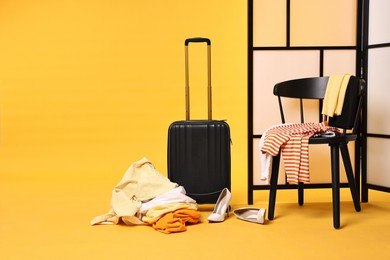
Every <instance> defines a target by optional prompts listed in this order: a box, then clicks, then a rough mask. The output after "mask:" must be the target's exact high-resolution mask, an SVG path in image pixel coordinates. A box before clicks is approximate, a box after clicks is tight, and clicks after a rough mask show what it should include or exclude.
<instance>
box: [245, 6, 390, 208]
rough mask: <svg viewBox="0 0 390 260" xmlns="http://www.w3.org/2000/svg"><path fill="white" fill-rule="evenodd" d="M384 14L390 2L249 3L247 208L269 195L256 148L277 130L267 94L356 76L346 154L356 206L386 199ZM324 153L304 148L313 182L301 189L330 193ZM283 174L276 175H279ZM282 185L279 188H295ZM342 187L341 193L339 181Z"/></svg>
mask: <svg viewBox="0 0 390 260" xmlns="http://www.w3.org/2000/svg"><path fill="white" fill-rule="evenodd" d="M388 10H390V1H389V0H343V1H339V0H317V1H312V0H273V1H269V0H248V204H252V203H253V192H254V190H262V189H268V188H269V185H268V184H267V183H265V182H262V181H261V180H260V160H259V141H260V138H261V135H262V133H264V132H265V131H266V129H267V128H268V127H269V126H272V125H275V124H279V123H280V118H279V110H278V107H277V100H276V98H275V97H274V96H273V94H272V89H273V86H274V85H275V83H277V82H280V81H284V80H288V79H293V78H300V77H313V76H328V75H331V74H335V73H350V74H355V75H356V76H359V77H362V78H364V79H365V80H366V82H367V95H366V99H365V101H364V105H363V116H362V126H361V128H360V132H359V137H358V140H357V142H356V145H355V147H350V152H351V157H352V158H354V169H355V175H356V179H357V182H358V183H357V184H358V185H359V187H360V180H361V195H362V201H363V202H367V201H368V191H369V189H374V190H380V191H385V192H390V174H389V169H390V160H388V158H389V156H390V120H389V117H388V113H389V111H390V102H389V101H390V91H389V87H388V86H389V85H390V73H389V69H390V33H389V32H388V28H390V16H389V15H388ZM288 105H289V106H291V108H297V107H298V104H295V103H290V104H288ZM308 106H309V107H310V108H311V109H312V114H311V117H312V118H313V119H315V118H316V117H318V116H320V111H319V104H313V103H312V104H310V103H309V104H305V107H306V109H307V107H308ZM316 119H318V118H316ZM306 120H307V121H309V120H310V116H309V118H308V117H306ZM322 150H324V151H323V152H325V153H326V151H327V149H321V148H319V149H318V150H316V149H314V148H313V149H312V148H310V171H311V173H313V174H312V175H311V183H310V184H306V185H305V187H306V188H325V187H331V185H330V174H329V171H330V169H328V168H326V167H325V166H327V165H329V160H330V158H329V154H323V152H322ZM283 172H284V170H283V168H281V171H280V173H279V174H280V175H284V174H283ZM360 173H361V174H360ZM342 176H345V175H343V174H342ZM283 177H284V176H283ZM283 177H282V178H279V180H280V181H279V183H278V185H279V188H285V189H295V188H296V185H288V184H286V183H285V181H283V180H284V179H285V178H283ZM341 181H342V184H341V186H342V187H346V186H347V184H346V180H345V178H344V179H341Z"/></svg>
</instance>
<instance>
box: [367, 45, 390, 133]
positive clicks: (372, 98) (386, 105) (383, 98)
mask: <svg viewBox="0 0 390 260" xmlns="http://www.w3.org/2000/svg"><path fill="white" fill-rule="evenodd" d="M389 68H390V47H386V48H375V49H370V50H369V52H368V93H367V106H368V109H367V132H368V133H375V134H390V120H389V111H390V102H389V100H390V91H389V82H390V73H389Z"/></svg>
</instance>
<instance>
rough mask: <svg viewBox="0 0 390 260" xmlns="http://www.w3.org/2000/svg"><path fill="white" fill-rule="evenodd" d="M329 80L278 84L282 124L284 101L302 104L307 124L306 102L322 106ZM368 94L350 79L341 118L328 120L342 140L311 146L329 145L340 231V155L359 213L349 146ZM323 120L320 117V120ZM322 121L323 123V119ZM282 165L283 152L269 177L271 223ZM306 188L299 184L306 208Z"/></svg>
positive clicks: (300, 199)
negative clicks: (295, 100)
mask: <svg viewBox="0 0 390 260" xmlns="http://www.w3.org/2000/svg"><path fill="white" fill-rule="evenodd" d="M328 79H329V78H328V77H316V78H303V79H296V80H289V81H285V82H281V83H278V84H276V85H275V86H274V95H276V96H277V97H278V101H279V108H280V115H281V118H282V123H285V122H286V120H285V113H284V111H283V104H282V98H296V99H299V100H300V117H301V122H302V123H303V122H304V108H303V100H304V99H314V100H315V99H317V100H319V103H320V105H322V100H323V99H324V96H325V90H326V87H327V83H328ZM364 94H365V81H364V80H363V79H359V78H357V77H354V76H351V78H350V81H349V83H348V86H347V90H346V94H345V99H344V105H343V108H342V113H341V115H340V116H334V117H330V118H328V122H329V126H334V127H337V128H339V129H342V130H343V133H342V135H341V136H334V137H322V136H319V137H312V138H310V139H309V144H328V145H329V147H330V154H331V172H332V200H333V226H334V228H336V229H338V228H339V227H340V176H339V175H340V174H339V153H340V151H341V156H342V160H343V164H344V167H345V172H346V175H347V179H348V184H349V187H350V190H351V194H352V199H353V203H354V206H355V210H356V211H360V201H359V192H358V189H357V185H356V182H355V177H354V174H353V169H352V165H351V160H350V155H349V151H348V147H347V144H348V142H350V141H355V140H356V139H357V133H356V132H357V128H358V126H359V122H360V115H361V107H362V102H363V96H364ZM319 118H320V116H319ZM320 120H321V119H320ZM279 163H280V152H279V154H278V155H277V156H275V157H273V161H272V172H271V177H270V197H269V206H268V207H269V208H268V219H269V220H273V219H274V211H275V200H276V191H277V187H278V184H277V183H278V173H279ZM303 190H304V184H303V183H302V182H300V183H298V203H299V205H303Z"/></svg>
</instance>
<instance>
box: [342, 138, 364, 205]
mask: <svg viewBox="0 0 390 260" xmlns="http://www.w3.org/2000/svg"><path fill="white" fill-rule="evenodd" d="M340 151H341V155H342V158H343V164H344V168H345V173H346V174H347V178H348V183H349V189H350V190H351V195H352V200H353V204H354V205H355V210H356V211H357V212H359V211H360V210H361V208H360V201H359V192H358V189H357V187H356V182H355V177H354V175H353V170H352V164H351V158H350V156H349V151H348V146H347V143H342V144H341V146H340Z"/></svg>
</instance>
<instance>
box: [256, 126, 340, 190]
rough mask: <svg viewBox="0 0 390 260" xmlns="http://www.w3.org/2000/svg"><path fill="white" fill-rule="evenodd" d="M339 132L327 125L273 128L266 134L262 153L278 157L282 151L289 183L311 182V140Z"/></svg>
mask: <svg viewBox="0 0 390 260" xmlns="http://www.w3.org/2000/svg"><path fill="white" fill-rule="evenodd" d="M328 132H336V133H338V132H339V130H338V129H337V128H335V127H329V126H326V125H325V123H323V122H321V123H296V124H283V125H278V126H275V127H271V128H270V129H268V130H267V132H265V138H264V143H263V145H262V147H261V152H262V153H268V154H270V155H272V156H276V155H278V153H279V150H281V155H282V158H283V162H284V168H285V171H286V177H287V182H288V183H298V182H304V183H308V182H310V176H309V138H310V137H312V136H315V135H320V134H323V133H328Z"/></svg>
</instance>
